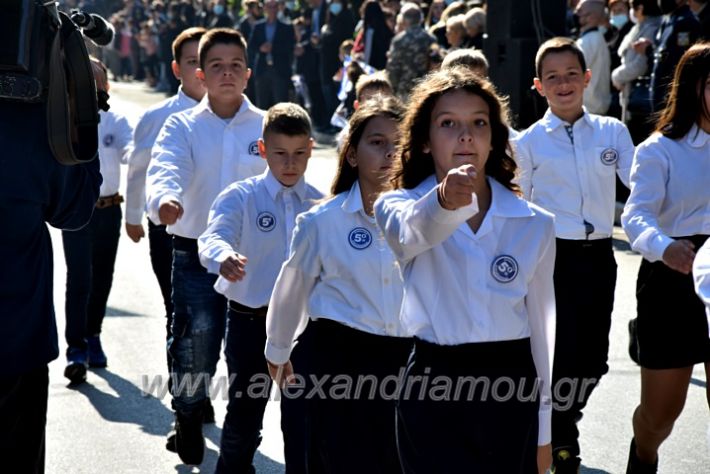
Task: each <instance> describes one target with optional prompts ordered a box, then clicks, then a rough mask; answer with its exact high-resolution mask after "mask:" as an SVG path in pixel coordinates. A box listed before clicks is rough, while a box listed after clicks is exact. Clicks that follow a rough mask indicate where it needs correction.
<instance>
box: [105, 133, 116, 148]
mask: <svg viewBox="0 0 710 474" xmlns="http://www.w3.org/2000/svg"><path fill="white" fill-rule="evenodd" d="M113 140H114V138H113V135H111V134H110V133H107V134H106V135H104V146H111V145H112V144H113Z"/></svg>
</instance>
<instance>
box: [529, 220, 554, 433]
mask: <svg viewBox="0 0 710 474" xmlns="http://www.w3.org/2000/svg"><path fill="white" fill-rule="evenodd" d="M546 242H547V245H546V246H545V249H544V250H543V253H542V256H541V258H540V260H539V261H538V264H537V268H536V269H535V274H534V275H533V277H532V280H531V282H530V286H529V287H528V295H527V297H526V299H525V302H526V306H527V309H528V321H529V324H530V343H531V346H532V356H533V360H534V361H535V368H536V369H537V376H538V378H539V380H540V391H539V395H540V398H539V399H540V409H539V412H538V441H537V444H538V446H543V445H545V444H549V443H550V442H551V440H552V364H553V360H554V354H555V331H556V310H555V289H554V283H553V278H552V276H553V273H554V269H555V253H556V249H555V229H554V226H550V229H549V236H548V238H547V239H546Z"/></svg>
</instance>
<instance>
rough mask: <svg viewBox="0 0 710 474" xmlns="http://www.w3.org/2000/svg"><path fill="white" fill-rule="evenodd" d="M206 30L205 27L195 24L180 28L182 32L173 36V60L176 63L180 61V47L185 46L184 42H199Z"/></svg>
mask: <svg viewBox="0 0 710 474" xmlns="http://www.w3.org/2000/svg"><path fill="white" fill-rule="evenodd" d="M206 32H207V30H206V29H204V28H201V27H197V26H196V27H194V28H188V29H186V30H182V32H181V33H180V34H179V35H177V38H175V41H173V59H174V60H175V62H176V63H178V64H179V63H180V59H182V49H183V48H184V47H185V44H186V43H189V42H190V41H197V42H199V41H200V39H201V38H202V35H204V34H205V33H206Z"/></svg>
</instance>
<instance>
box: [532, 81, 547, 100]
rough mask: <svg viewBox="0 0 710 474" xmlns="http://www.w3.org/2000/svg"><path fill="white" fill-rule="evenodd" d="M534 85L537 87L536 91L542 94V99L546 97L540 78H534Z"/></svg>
mask: <svg viewBox="0 0 710 474" xmlns="http://www.w3.org/2000/svg"><path fill="white" fill-rule="evenodd" d="M533 85H534V86H535V90H536V91H537V93H538V94H540V95H541V96H542V97H545V92H544V91H543V90H542V81H541V80H540V79H539V78H537V77H534V78H533Z"/></svg>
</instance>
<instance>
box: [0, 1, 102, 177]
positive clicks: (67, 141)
mask: <svg viewBox="0 0 710 474" xmlns="http://www.w3.org/2000/svg"><path fill="white" fill-rule="evenodd" d="M2 4H3V5H2V7H3V12H2V14H1V15H0V101H13V102H19V103H46V106H47V129H48V135H49V136H48V140H49V145H50V148H51V150H52V153H53V154H54V157H55V158H56V159H57V161H59V162H60V163H62V164H65V165H72V164H78V163H86V162H89V161H91V160H93V159H94V158H95V157H96V154H97V151H98V128H97V127H98V123H99V114H98V105H97V96H96V83H95V82H94V76H93V72H92V69H91V62H90V60H89V54H88V52H87V50H86V45H85V43H84V37H85V36H86V37H87V38H90V39H92V40H93V41H94V42H95V43H96V44H98V45H106V44H108V43H110V42H111V40H112V39H113V28H112V27H111V26H110V25H109V24H108V23H107V22H106V20H104V19H103V18H101V17H100V16H98V15H95V14H86V13H83V12H80V11H77V10H74V11H72V13H71V16H70V15H67V14H66V13H63V12H60V11H58V10H57V7H56V4H55V3H53V2H49V3H46V0H3V1H2ZM0 126H1V125H0Z"/></svg>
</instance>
